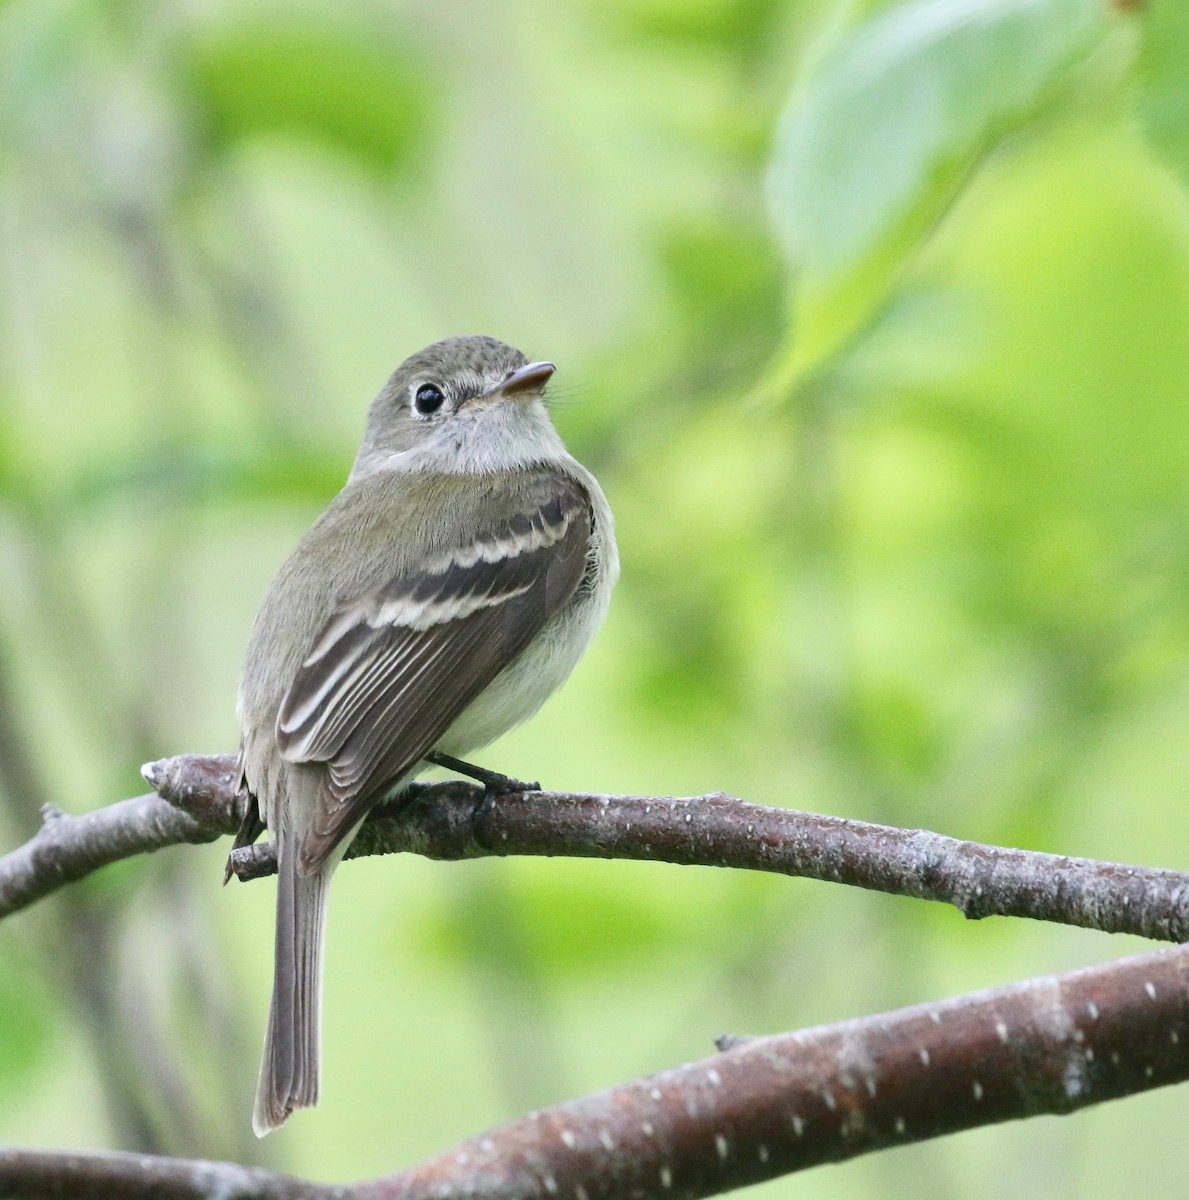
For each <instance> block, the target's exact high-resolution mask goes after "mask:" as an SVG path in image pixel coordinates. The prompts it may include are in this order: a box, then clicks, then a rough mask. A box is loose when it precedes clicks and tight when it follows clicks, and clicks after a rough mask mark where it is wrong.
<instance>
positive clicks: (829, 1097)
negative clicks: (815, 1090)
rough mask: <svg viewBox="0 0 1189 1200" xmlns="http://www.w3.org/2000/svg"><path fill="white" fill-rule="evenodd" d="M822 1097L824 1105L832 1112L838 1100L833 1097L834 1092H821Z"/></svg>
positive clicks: (836, 1106)
mask: <svg viewBox="0 0 1189 1200" xmlns="http://www.w3.org/2000/svg"><path fill="white" fill-rule="evenodd" d="M822 1099H823V1100H824V1101H825V1102H826V1107H827V1108H828V1109H829V1110H830V1111H831V1112H834V1111H835V1110H836V1109H837V1108H838V1101H837V1100H835V1099H834V1093H833V1092H831V1091H825V1092H822Z"/></svg>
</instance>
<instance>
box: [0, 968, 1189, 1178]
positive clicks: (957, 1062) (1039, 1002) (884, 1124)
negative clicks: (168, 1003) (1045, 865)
mask: <svg viewBox="0 0 1189 1200" xmlns="http://www.w3.org/2000/svg"><path fill="white" fill-rule="evenodd" d="M1186 1078H1189V947H1184V946H1178V947H1176V948H1173V949H1165V950H1159V951H1154V952H1150V953H1147V954H1143V955H1137V956H1134V957H1132V958H1128V959H1124V960H1122V961H1119V962H1116V963H1111V964H1108V965H1106V966H1098V967H1089V968H1086V969H1084V970H1080V971H1074V972H1071V973H1069V974H1066V975H1060V976H1048V977H1045V978H1041V979H1034V980H1030V981H1028V982H1026V983H1019V984H1014V985H1012V986H1010V987H1004V988H997V989H994V990H991V991H985V992H980V993H976V994H973V995H969V996H963V997H960V998H958V999H955V1000H948V1001H944V1002H942V1003H935V1004H922V1005H916V1006H914V1007H912V1008H905V1009H900V1010H898V1011H896V1012H891V1013H885V1014H882V1015H879V1016H874V1017H866V1018H862V1019H860V1020H855V1021H845V1022H842V1023H840V1024H837V1025H829V1026H822V1027H818V1028H816V1029H809V1030H805V1031H802V1032H800V1033H787V1034H779V1035H776V1036H772V1037H758V1038H751V1039H747V1040H745V1041H742V1042H740V1043H739V1044H737V1045H735V1046H734V1047H733V1048H732V1049H730V1050H728V1051H726V1052H724V1053H721V1054H716V1055H714V1056H712V1057H710V1058H706V1059H703V1060H701V1061H700V1062H696V1063H690V1064H687V1065H686V1066H682V1067H677V1068H675V1069H673V1070H670V1071H663V1072H661V1073H660V1074H657V1075H653V1076H650V1077H648V1078H644V1079H639V1080H635V1081H633V1082H631V1083H628V1084H624V1085H622V1086H621V1087H616V1088H611V1089H609V1090H608V1091H605V1092H601V1093H598V1094H596V1095H592V1096H586V1097H583V1098H581V1099H579V1100H574V1101H571V1102H569V1103H567V1104H562V1105H559V1106H557V1107H556V1108H552V1109H548V1110H546V1111H544V1112H540V1113H531V1114H529V1116H527V1117H525V1118H522V1119H521V1120H518V1121H513V1122H511V1123H510V1124H507V1125H504V1126H502V1127H500V1128H498V1129H494V1130H492V1131H490V1132H489V1133H487V1134H483V1135H480V1136H479V1137H475V1138H472V1139H470V1140H468V1141H466V1142H463V1143H460V1144H459V1145H457V1146H455V1147H453V1148H452V1149H450V1150H448V1151H446V1152H445V1153H443V1154H441V1155H439V1156H437V1157H436V1158H433V1159H430V1160H428V1161H426V1162H424V1163H422V1164H420V1165H419V1166H416V1167H413V1168H411V1169H410V1170H408V1171H405V1172H402V1173H400V1174H397V1175H393V1176H388V1177H386V1178H383V1179H377V1180H372V1181H369V1182H366V1183H359V1184H356V1185H354V1186H341V1187H338V1188H328V1187H324V1186H321V1185H317V1184H303V1183H301V1182H299V1181H296V1180H293V1179H290V1178H287V1177H284V1176H273V1175H269V1174H268V1173H266V1172H260V1171H247V1170H245V1169H244V1168H242V1167H236V1166H233V1165H230V1164H220V1163H186V1162H183V1161H180V1160H163V1159H152V1158H145V1157H142V1156H130V1155H127V1156H113V1155H78V1154H53V1153H38V1152H31V1151H7V1152H0V1196H16V1195H20V1196H22V1197H24V1198H25V1200H41V1198H42V1197H47V1198H48V1197H51V1196H54V1197H60V1196H63V1195H69V1196H70V1197H72V1200H78V1198H79V1197H87V1198H89V1197H100V1196H102V1197H111V1196H116V1195H118V1196H119V1197H120V1200H148V1198H150V1197H152V1198H153V1200H191V1197H198V1196H208V1195H211V1194H219V1195H222V1196H230V1197H248V1196H252V1197H261V1198H262V1200H290V1198H292V1200H307V1198H308V1200H329V1197H331V1196H335V1197H338V1198H339V1200H431V1198H436V1197H441V1196H444V1195H449V1196H473V1197H483V1198H484V1200H514V1198H515V1200H537V1198H539V1200H550V1198H551V1197H555V1196H563V1197H575V1198H577V1200H618V1198H620V1197H623V1196H636V1197H641V1198H649V1197H655V1198H658V1200H660V1198H667V1197H687V1198H693V1197H700V1196H712V1195H717V1194H719V1193H721V1192H725V1191H729V1190H731V1189H733V1188H738V1187H744V1186H746V1185H748V1184H753V1183H759V1182H761V1181H763V1180H766V1179H772V1178H775V1177H777V1176H780V1175H783V1174H787V1173H789V1172H792V1171H798V1170H803V1169H805V1168H807V1167H812V1166H817V1165H819V1164H821V1163H826V1162H839V1161H842V1160H844V1159H849V1158H854V1157H857V1156H858V1155H860V1154H866V1153H870V1152H872V1151H876V1150H881V1149H884V1148H886V1147H889V1146H899V1145H906V1144H909V1143H912V1142H919V1141H924V1140H926V1139H929V1138H935V1137H940V1136H943V1135H945V1134H949V1133H955V1132H958V1131H959V1130H963V1129H971V1128H974V1127H976V1126H982V1125H990V1124H993V1123H995V1122H999V1121H1006V1120H1012V1119H1018V1118H1023V1117H1030V1116H1036V1115H1039V1114H1041V1113H1052V1114H1063V1113H1070V1112H1074V1111H1076V1110H1078V1109H1081V1108H1086V1107H1088V1106H1090V1105H1092V1104H1097V1103H1100V1102H1102V1101H1104V1100H1112V1099H1117V1098H1119V1097H1122V1096H1126V1095H1130V1094H1133V1093H1137V1092H1142V1091H1147V1090H1149V1089H1152V1088H1155V1087H1160V1086H1163V1085H1165V1084H1170V1083H1175V1082H1180V1081H1182V1080H1184V1079H1186ZM200 1187H201V1188H205V1189H206V1190H199V1188H200Z"/></svg>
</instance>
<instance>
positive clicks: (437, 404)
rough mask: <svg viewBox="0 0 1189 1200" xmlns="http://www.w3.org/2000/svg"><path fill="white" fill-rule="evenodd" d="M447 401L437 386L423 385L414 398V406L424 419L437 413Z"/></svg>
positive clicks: (431, 384)
mask: <svg viewBox="0 0 1189 1200" xmlns="http://www.w3.org/2000/svg"><path fill="white" fill-rule="evenodd" d="M445 399H446V397H445V396H443V395H442V389H441V388H440V387H438V386H437V384H433V383H423V384H422V385H421V386H420V387H419V388H418V389H417V392H416V394H415V395H414V397H413V404H414V406H415V407H416V409H417V411H418V412H419V413H420V414H421V415H422V416H423V417H427V416H429V414H430V413H436V412H437V411H438V409H439V408H441V407H442V401H443V400H445Z"/></svg>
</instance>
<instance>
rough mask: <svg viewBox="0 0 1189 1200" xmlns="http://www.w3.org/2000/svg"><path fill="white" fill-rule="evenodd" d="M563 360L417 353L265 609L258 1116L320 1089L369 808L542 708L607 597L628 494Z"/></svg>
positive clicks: (305, 1102) (248, 749)
mask: <svg viewBox="0 0 1189 1200" xmlns="http://www.w3.org/2000/svg"><path fill="white" fill-rule="evenodd" d="M553 371H554V367H553V364H552V363H548V362H532V363H530V362H528V360H527V359H526V358H525V356H524V355H523V354H521V353H520V351H519V350H514V349H513V348H512V347H511V346H506V345H504V343H503V342H498V341H496V340H495V339H494V338H487V337H459V338H447V339H446V340H445V341H442V342H437V343H436V344H434V345H432V346H429V347H427V348H426V349H425V350H422V351H421V352H420V353H418V354H414V355H413V356H412V357H411V358H409V359H407V360H406V361H405V362H403V363H402V364H401V365H400V367H398V368H397V370H396V371H395V372H394V373H393V375H392V377H391V378H390V379H389V380H388V382H387V383H386V384H385V385H384V387H383V389H382V390H381V391H380V394H379V395H378V396H377V397H376V398H375V400H374V401H373V402H372V405H371V409H370V410H369V413H368V421H367V430H366V432H365V434H364V438H363V445H362V446H361V447H360V450H359V455H358V457H357V458H356V459H355V465H354V466H353V467H352V469H351V474H350V477H349V478H348V480H347V484H346V486H345V487H344V488H343V490H342V491H341V492H339V494H338V495H337V496H336V497H335V498H334V500H333V501H332V502H331V504H330V507H329V508H328V509H327V510H326V511H325V512H324V513H323V514H322V516H321V517H319V518H318V520H317V522H316V523H315V524H314V526H313V528H312V529H311V530H310V531H309V532H308V533H307V534H306V535H305V537H304V538H302V540H301V542H300V543H299V544H298V546H297V549H296V550H294V552H293V553H292V555H291V556H290V557H289V559H288V561H287V562H286V563H285V564H284V566H282V567H281V569H280V572H279V573H278V574H277V577H276V578H275V579H274V580H273V582H272V585H271V586H270V588H269V590H268V594H267V595H266V596H265V598H264V603H263V604H262V605H261V608H260V612H259V613H258V615H257V617H256V624H255V627H254V628H253V631H252V638H251V641H250V643H249V645H248V650H247V654H246V656H245V661H244V670H243V678H242V681H241V684H240V691H239V715H240V726H241V730H242V735H241V741H240V767H241V770H242V775H243V784H244V786H246V788H247V791H248V794H249V796H250V797H251V804H250V806H249V813H248V816H247V818H246V819H245V821H244V825H243V828H242V829H241V830H240V834H239V836H238V837H237V839H236V844H237V845H244V844H247V843H250V842H251V841H252V840H254V839H255V837H257V836H258V835H259V834H260V832H261V831H262V829H263V828H264V826H265V825H266V826H267V827H268V829H269V831H270V836H271V838H272V840H273V841H274V842H275V844H276V847H277V859H278V869H277V870H278V885H277V928H276V963H275V973H274V977H273V994H272V1007H271V1010H270V1012H269V1018H268V1033H267V1035H266V1037H265V1043H264V1061H263V1064H262V1066H261V1070H260V1083H259V1086H258V1088H257V1092H256V1107H255V1111H254V1113H253V1117H252V1127H253V1129H254V1130H255V1131H256V1134H257V1135H258V1136H261V1137H262V1136H263V1135H264V1134H266V1133H268V1132H269V1131H270V1130H272V1129H275V1128H277V1126H279V1125H280V1124H282V1123H283V1122H284V1121H285V1119H286V1118H287V1117H288V1116H289V1114H290V1113H291V1112H293V1110H294V1109H297V1108H305V1107H309V1106H310V1105H313V1104H316V1103H317V1101H318V1072H319V1036H320V1032H319V1031H320V1024H321V989H322V985H321V977H322V945H323V936H324V925H325V919H326V899H327V891H328V886H329V883H330V877H331V875H332V874H333V872H334V869H335V867H336V866H337V865H338V863H339V861H340V859H341V858H342V856H343V854H344V853H345V851H346V848H347V846H348V845H349V844H350V842H351V838H352V836H353V835H354V833H355V831H356V830H357V829H358V828H359V825H360V823H361V822H362V821H363V819H364V817H365V816H366V815H367V812H368V810H369V809H370V808H371V807H372V805H374V804H376V803H378V802H379V801H381V800H383V799H385V798H386V797H388V796H390V795H392V794H393V793H394V792H397V791H398V790H399V789H400V788H401V787H402V786H403V785H404V784H405V783H407V782H408V781H409V780H410V779H412V778H413V777H414V776H415V775H416V774H417V773H418V772H419V771H421V770H423V769H424V767H425V760H426V756H427V755H429V754H431V753H435V752H436V753H441V754H444V755H452V756H458V755H463V754H467V753H469V752H470V751H472V750H474V749H475V748H477V747H480V746H484V745H486V744H487V743H488V742H490V741H492V740H493V739H495V738H497V737H499V735H500V734H502V733H504V732H506V731H507V730H509V729H511V728H512V727H513V726H514V725H517V724H519V723H520V722H521V721H523V720H525V719H526V718H528V717H530V716H532V714H533V713H534V712H536V710H537V709H538V708H539V707H540V706H541V704H542V703H543V702H544V701H545V699H546V698H547V697H548V696H549V695H550V694H551V693H552V692H553V691H554V690H555V689H556V688H557V687H558V686H559V685H560V684H561V683H562V682H563V681H564V680H565V678H566V676H568V675H569V673H570V671H571V670H573V668H574V666H575V664H576V663H577V662H578V659H579V658H580V657H581V656H582V653H583V651H584V650H585V649H586V647H587V644H588V643H589V642H590V639H591V637H592V636H593V634H594V631H595V629H596V628H597V626H598V624H599V622H600V621H601V620H602V619H603V616H604V615H605V614H606V611H607V605H608V602H609V600H610V595H611V588H612V586H613V584H614V583H615V579H616V576H617V575H618V573H619V560H618V556H617V554H616V549H615V535H614V530H613V526H612V519H611V510H610V509H609V508H608V506H607V501H606V499H605V497H604V496H603V492H602V489H600V487H599V485H598V483H597V482H596V481H595V479H594V477H593V476H592V475H591V474H590V472H589V471H587V470H585V469H584V468H583V467H582V466H580V465H579V464H578V463H577V462H576V461H575V460H574V459H573V458H571V457H570V455H569V454H568V453H567V451H566V448H565V446H564V445H563V444H562V441H561V438H560V437H558V434H557V431H556V430H555V429H554V428H553V425H552V423H551V422H550V420H549V416H548V414H547V413H546V411H545V406H544V404H543V403H542V392H543V390H544V387H545V384H546V383H547V382H548V380H549V378H550V376H551V375H552V374H553Z"/></svg>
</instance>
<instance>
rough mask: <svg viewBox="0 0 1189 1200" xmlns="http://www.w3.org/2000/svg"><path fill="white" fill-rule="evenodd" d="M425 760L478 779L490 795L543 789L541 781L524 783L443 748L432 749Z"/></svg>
mask: <svg viewBox="0 0 1189 1200" xmlns="http://www.w3.org/2000/svg"><path fill="white" fill-rule="evenodd" d="M425 761H426V762H428V763H433V764H434V766H435V767H445V768H446V770H448V771H457V772H458V773H459V774H460V775H465V776H466V777H467V778H468V779H475V780H478V782H479V783H481V784H482V785H483V790H484V791H485V792H486V793H487V795H488V796H495V795H498V794H499V793H500V792H539V791H540V790H541V785H540V784H539V783H524V782H522V781H521V780H519V779H513V778H512V777H511V776H510V775H501V774H500V773H499V772H498V771H489V770H488V769H487V768H486V767H477V766H475V764H474V763H469V762H466V761H465V760H463V759H461V758H455V757H454V755H453V754H443V753H442V751H441V750H431V751H430V752H429V753H428V754H427V755H426V756H425Z"/></svg>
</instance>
